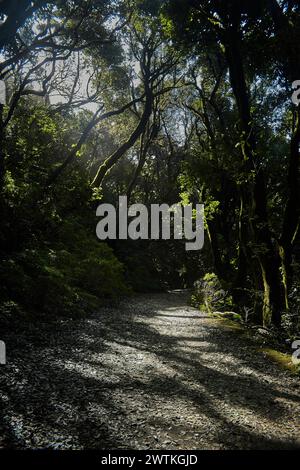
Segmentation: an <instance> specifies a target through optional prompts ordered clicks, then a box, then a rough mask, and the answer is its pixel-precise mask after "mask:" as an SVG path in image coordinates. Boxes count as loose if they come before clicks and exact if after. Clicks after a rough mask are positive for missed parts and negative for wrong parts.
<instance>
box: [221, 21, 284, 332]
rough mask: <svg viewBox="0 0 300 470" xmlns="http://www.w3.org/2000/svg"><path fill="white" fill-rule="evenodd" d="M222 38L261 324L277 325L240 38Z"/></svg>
mask: <svg viewBox="0 0 300 470" xmlns="http://www.w3.org/2000/svg"><path fill="white" fill-rule="evenodd" d="M223 40H224V46H225V54H226V58H227V61H228V66H229V73H230V81H231V86H232V90H233V94H234V96H235V99H236V103H237V108H238V113H239V120H240V127H241V133H242V142H241V149H242V154H243V158H244V161H245V165H244V170H245V174H246V175H247V176H248V179H250V184H249V183H248V191H247V193H248V200H247V201H245V204H246V206H247V207H246V208H245V210H247V213H248V215H249V223H250V230H251V232H252V235H253V242H254V256H255V257H256V258H257V260H258V264H259V267H260V272H261V278H262V285H263V291H264V300H263V312H262V317H263V324H264V325H266V326H268V325H269V324H270V323H273V324H275V325H277V326H279V325H280V322H281V310H282V307H283V303H282V298H281V297H282V296H281V292H282V288H281V287H282V286H281V282H280V278H279V267H280V263H279V256H278V251H277V250H276V249H275V246H274V243H273V240H272V236H271V233H270V230H269V226H268V215H267V197H266V184H265V178H264V174H263V170H262V169H261V168H257V161H256V142H255V137H254V133H253V123H252V117H251V112H250V103H249V97H248V90H247V86H246V79H245V74H244V69H243V60H242V53H241V49H240V44H241V38H240V35H239V32H238V30H237V29H236V28H235V26H232V27H229V28H228V29H227V31H226V33H225V35H224V37H223ZM252 175H253V177H252ZM251 178H252V181H251ZM255 245H256V246H255Z"/></svg>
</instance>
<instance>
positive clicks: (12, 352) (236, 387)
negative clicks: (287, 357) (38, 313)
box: [0, 293, 300, 449]
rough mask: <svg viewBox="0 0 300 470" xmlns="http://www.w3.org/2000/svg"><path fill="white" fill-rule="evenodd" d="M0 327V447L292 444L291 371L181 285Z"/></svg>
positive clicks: (296, 402) (297, 400) (299, 416)
mask: <svg viewBox="0 0 300 470" xmlns="http://www.w3.org/2000/svg"><path fill="white" fill-rule="evenodd" d="M1 336H2V338H1V339H5V341H6V344H7V349H8V364H7V365H6V366H4V367H3V366H2V368H1V370H0V373H1V384H0V390H1V392H0V393H1V395H0V398H1V409H0V411H1V414H2V417H1V421H0V436H1V438H0V445H2V446H5V447H12V446H14V447H19V448H24V447H30V448H32V447H34V448H37V447H38V448H63V449H70V448H71V449H81V448H91V447H92V448H99V449H101V448H102V449H103V448H104V449H105V448H131V449H147V448H152V449H166V448H168V449H177V448H178V449H261V448H263V449H266V448H286V447H291V446H300V394H299V390H300V383H299V378H296V377H292V376H291V375H290V374H289V373H288V372H285V371H283V370H281V369H279V368H278V367H277V366H276V365H274V364H273V363H271V362H270V361H269V360H268V359H267V358H265V357H264V356H263V354H262V353H258V352H257V351H256V347H255V345H254V344H253V343H252V342H251V341H250V340H248V339H247V338H245V337H244V336H241V335H239V334H236V333H234V332H232V331H230V330H228V329H226V328H222V327H220V325H218V323H217V322H216V321H215V320H212V319H210V318H207V317H206V316H205V315H203V314H201V313H199V312H198V311H197V310H195V309H193V308H191V307H188V306H187V302H186V298H185V296H184V295H182V293H171V294H154V295H147V296H139V297H137V298H135V299H131V300H130V301H129V302H125V303H124V305H123V306H121V307H119V308H104V309H102V310H101V311H100V312H99V313H98V314H97V315H93V316H92V317H90V318H88V319H84V320H78V321H63V322H60V323H58V324H55V325H51V327H49V325H48V324H44V325H42V326H40V325H39V328H38V329H37V328H35V327H31V328H29V327H28V328H27V329H26V331H25V330H24V329H23V330H20V331H15V333H14V336H10V335H6V336H5V337H3V334H2V333H1ZM1 439H2V441H1Z"/></svg>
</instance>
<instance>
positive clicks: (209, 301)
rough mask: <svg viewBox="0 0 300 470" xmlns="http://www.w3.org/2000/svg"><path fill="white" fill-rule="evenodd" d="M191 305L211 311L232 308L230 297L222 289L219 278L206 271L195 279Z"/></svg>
mask: <svg viewBox="0 0 300 470" xmlns="http://www.w3.org/2000/svg"><path fill="white" fill-rule="evenodd" d="M191 300H192V305H193V306H194V307H197V308H199V309H200V310H205V311H207V312H210V313H213V312H215V311H220V312H222V311H225V310H228V309H230V308H232V303H233V302H232V297H231V296H230V295H228V292H227V291H226V290H224V289H223V287H222V284H221V282H220V280H219V279H218V277H217V275H216V274H214V273H207V274H205V276H204V277H203V278H202V279H200V280H198V281H196V282H195V284H194V292H193V294H192V299H191Z"/></svg>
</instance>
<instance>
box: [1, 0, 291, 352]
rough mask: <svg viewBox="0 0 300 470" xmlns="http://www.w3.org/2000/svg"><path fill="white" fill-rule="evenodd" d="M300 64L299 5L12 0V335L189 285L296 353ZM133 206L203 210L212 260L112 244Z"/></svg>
mask: <svg viewBox="0 0 300 470" xmlns="http://www.w3.org/2000/svg"><path fill="white" fill-rule="evenodd" d="M299 57H300V6H299V3H298V1H296V0H227V1H225V0H198V1H195V0H170V1H168V0H113V1H110V0H67V1H62V0H33V1H29V0H19V1H17V0H1V1H0V210H1V227H0V242H1V243H0V255H1V263H0V325H2V326H1V331H0V339H2V336H3V334H2V332H3V331H4V330H5V329H7V328H10V326H12V325H16V324H17V323H18V322H24V321H25V322H29V323H32V324H34V325H38V324H39V322H41V323H42V324H44V323H45V322H47V321H50V322H51V321H53V320H54V319H57V318H59V319H60V320H63V321H68V320H69V319H71V320H74V321H77V320H78V319H82V318H84V317H86V316H88V315H90V314H91V313H93V312H95V311H97V309H99V308H102V307H103V306H104V307H105V306H107V305H112V306H116V305H118V304H119V302H120V301H122V302H123V301H124V299H125V302H126V299H128V300H127V301H128V302H131V299H132V298H134V297H135V296H140V295H144V294H145V293H162V292H167V291H172V290H178V289H184V290H187V292H188V293H189V299H190V300H189V302H190V305H191V306H193V307H194V308H196V309H198V311H199V312H206V313H208V314H211V315H214V314H216V315H219V316H223V317H227V318H230V319H231V320H235V321H236V322H237V323H239V324H242V325H245V326H246V327H247V325H250V328H251V327H252V328H254V329H255V328H258V326H259V327H260V328H261V331H265V332H268V331H269V332H273V333H272V334H274V335H276V337H277V338H278V340H279V341H280V342H281V343H282V344H283V345H284V344H286V345H287V346H288V348H290V346H291V344H292V342H293V341H295V340H297V339H299V337H300V230H299V223H300V204H299V203H300V184H299V183H300V182H299V172H300V168H299V167H300V156H299V151H300V150H299V145H300V107H299V103H300V89H299V88H300V62H299ZM298 90H299V91H298ZM119 196H127V198H128V204H144V205H145V206H146V207H150V206H151V205H152V204H168V205H169V206H172V205H173V204H176V203H181V204H182V206H187V205H189V204H193V205H196V204H203V205H204V211H205V212H204V213H205V216H204V226H205V243H204V247H203V249H202V250H198V251H197V250H195V251H187V250H186V249H185V241H184V240H176V239H174V238H172V237H171V239H170V240H151V239H150V238H149V239H147V240H143V239H139V240H130V239H127V240H120V239H119V240H118V239H116V240H109V239H107V240H105V241H101V240H99V239H97V237H96V225H97V222H98V218H97V216H96V210H97V207H98V205H99V204H102V203H107V204H112V205H114V206H115V207H118V201H119ZM255 325H256V326H255ZM266 334H267V333H266ZM270 334H271V333H270ZM4 339H5V338H4ZM7 347H8V345H7ZM289 350H290V354H292V352H291V349H289Z"/></svg>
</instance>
